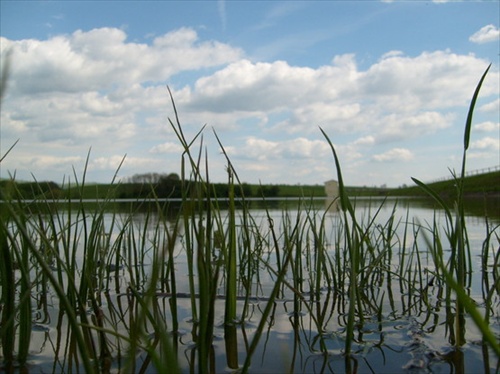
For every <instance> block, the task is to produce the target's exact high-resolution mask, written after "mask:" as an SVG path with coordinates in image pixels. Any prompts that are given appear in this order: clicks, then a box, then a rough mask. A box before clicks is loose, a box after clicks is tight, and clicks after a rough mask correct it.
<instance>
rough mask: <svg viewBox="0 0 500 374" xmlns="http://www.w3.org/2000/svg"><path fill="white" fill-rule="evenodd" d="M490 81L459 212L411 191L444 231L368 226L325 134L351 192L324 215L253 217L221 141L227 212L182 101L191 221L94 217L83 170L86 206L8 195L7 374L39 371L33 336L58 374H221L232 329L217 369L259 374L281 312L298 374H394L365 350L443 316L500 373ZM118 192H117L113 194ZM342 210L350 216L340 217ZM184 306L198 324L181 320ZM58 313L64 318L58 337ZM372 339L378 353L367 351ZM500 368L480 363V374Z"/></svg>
mask: <svg viewBox="0 0 500 374" xmlns="http://www.w3.org/2000/svg"><path fill="white" fill-rule="evenodd" d="M486 73H487V71H486V72H485V74H484V75H483V77H482V78H481V81H480V83H479V85H478V87H477V89H476V91H475V93H474V96H473V99H472V102H471V106H470V110H469V115H468V118H467V122H466V129H465V136H464V154H463V164H462V170H461V173H460V175H459V176H456V182H457V189H458V192H457V196H458V197H457V200H456V202H455V205H454V206H453V207H449V206H448V205H447V204H446V203H445V202H444V201H443V200H442V199H441V198H440V196H439V195H438V194H437V193H436V192H434V191H433V190H432V189H431V188H429V187H428V186H427V185H425V184H424V183H422V182H420V181H418V180H417V179H415V183H416V184H417V185H418V186H420V187H421V188H422V189H423V190H424V191H425V192H426V193H428V194H429V196H430V197H432V198H433V199H435V200H436V202H437V203H438V204H439V206H440V207H441V208H442V209H443V211H444V214H445V221H444V222H445V224H444V227H443V226H442V224H441V223H439V222H438V221H437V218H436V219H435V220H434V222H432V223H431V224H427V225H425V224H422V223H420V222H416V221H411V218H410V216H409V212H407V213H406V217H405V219H397V211H396V210H397V208H400V207H399V206H398V205H397V204H395V205H394V206H393V208H392V210H391V211H390V214H389V218H388V219H387V220H386V221H385V222H382V223H380V220H381V219H380V218H379V216H380V214H381V212H382V210H383V208H385V205H387V202H386V201H384V202H383V203H382V204H380V205H378V206H376V208H375V210H374V212H370V214H369V215H368V217H365V218H360V217H359V215H358V214H357V213H356V204H357V203H356V201H355V200H354V199H351V198H350V197H349V196H348V194H347V191H346V188H345V184H344V180H343V176H342V172H341V165H340V160H339V157H338V155H337V153H336V150H335V147H334V146H333V143H332V142H331V140H330V138H329V137H328V135H327V134H326V133H325V132H324V131H323V130H322V129H321V132H322V133H323V135H324V136H325V139H326V141H327V142H328V144H329V145H330V147H331V150H332V153H333V158H334V163H335V166H336V170H337V178H338V182H339V190H340V194H339V197H338V200H336V201H333V202H332V203H331V204H330V206H329V207H328V208H327V209H322V210H321V211H318V210H317V209H316V208H315V207H314V204H313V201H312V200H308V198H307V197H304V198H303V199H302V200H300V201H299V202H298V203H297V205H296V206H295V207H293V208H290V207H284V208H283V209H282V211H281V216H280V217H279V219H277V217H276V216H275V215H273V212H272V211H271V209H270V208H269V202H268V201H267V200H266V199H265V198H263V199H262V204H263V207H264V208H263V209H262V210H261V211H260V212H261V214H262V216H261V217H260V218H259V217H255V216H254V215H253V214H252V211H251V210H250V208H249V205H250V202H249V201H247V200H246V199H245V197H244V194H243V188H242V183H241V182H240V180H239V178H238V174H237V172H236V169H235V167H234V166H233V165H232V163H231V161H230V159H229V157H228V155H227V154H226V152H225V150H224V147H223V144H222V141H221V139H220V138H219V136H218V135H217V134H215V137H216V139H217V141H218V143H219V146H220V148H221V149H222V152H223V154H224V156H225V158H226V162H227V171H228V181H227V184H228V191H229V194H228V196H223V197H222V196H219V198H223V199H217V198H215V197H214V193H213V192H214V190H215V189H214V188H213V185H212V184H211V181H210V178H209V172H208V170H209V162H208V157H207V156H206V151H205V149H204V147H203V130H204V129H203V128H202V129H201V130H200V131H199V132H197V133H196V134H195V136H194V137H193V138H192V139H187V138H186V137H185V134H184V132H183V129H182V126H181V123H180V120H179V116H178V113H177V109H176V107H175V103H174V101H173V98H172V96H171V98H172V106H173V109H174V113H175V117H174V120H169V121H170V125H171V127H172V129H173V130H174V132H175V134H176V136H177V138H178V140H179V142H180V144H181V145H182V147H183V149H184V151H183V153H182V157H181V183H182V202H181V205H180V207H172V206H171V205H170V203H168V202H167V203H164V202H163V201H160V199H156V200H155V203H154V204H149V205H146V203H145V202H143V201H141V200H138V201H137V202H136V203H135V204H131V205H130V210H129V211H128V213H124V212H123V211H120V212H118V211H117V210H114V209H116V206H115V205H114V204H113V202H114V199H113V198H112V196H113V191H112V190H109V198H108V199H104V200H103V201H98V202H96V204H92V205H88V204H86V203H85V202H84V201H83V194H84V185H85V175H86V171H85V170H84V172H83V177H82V181H81V182H79V181H78V177H77V173H76V172H75V175H74V179H75V184H76V187H77V189H78V190H79V191H80V195H79V197H78V198H70V199H69V200H68V201H65V202H64V203H53V202H50V201H49V199H48V198H47V197H42V198H40V199H39V200H37V201H34V202H26V201H23V200H22V199H21V198H20V195H19V194H17V195H16V191H11V192H10V193H9V196H2V199H3V202H2V211H1V213H0V245H1V253H0V256H1V259H2V261H0V280H1V292H2V294H1V309H0V314H1V315H0V324H1V334H0V338H1V339H0V342H1V346H2V350H1V352H2V361H3V363H2V369H4V370H5V371H7V372H12V371H14V370H17V369H18V368H26V367H28V365H29V364H30V360H32V359H34V357H33V355H32V354H31V353H30V352H31V351H30V346H31V338H32V330H33V328H34V327H35V326H37V328H39V327H40V326H46V327H47V326H50V328H53V327H54V326H55V331H52V333H51V334H52V335H50V334H47V336H53V337H49V338H47V339H49V341H50V343H51V346H52V347H53V351H54V353H53V363H52V365H51V370H52V371H53V372H60V371H64V372H72V371H76V372H78V371H85V372H88V373H92V372H110V371H123V372H148V371H152V372H154V371H163V372H169V373H175V372H187V371H189V372H201V373H211V372H216V371H217V370H218V369H217V368H220V367H221V365H220V364H218V363H217V362H216V361H217V358H218V357H219V356H220V355H221V354H220V352H219V353H217V352H216V349H215V348H214V347H215V346H216V345H217V342H216V335H217V330H218V328H220V327H221V326H222V327H223V330H224V341H225V345H224V348H225V352H224V353H223V354H222V355H223V356H224V357H225V364H224V365H222V367H223V368H226V369H230V370H239V371H241V372H249V371H252V370H253V369H255V370H257V369H258V367H259V366H258V365H259V357H258V356H257V354H258V352H261V355H262V356H261V359H262V360H264V355H265V350H263V349H262V347H263V346H264V347H267V346H268V344H269V342H270V341H271V338H272V334H273V325H274V324H275V322H276V320H277V319H279V318H280V316H279V315H278V314H279V310H280V309H279V308H283V309H284V310H285V311H286V312H287V318H288V320H289V323H290V326H291V329H292V330H293V337H292V338H291V340H290V342H288V343H289V345H288V348H289V351H288V353H289V354H290V356H289V357H288V364H287V365H288V367H287V368H286V369H285V370H288V371H289V372H300V371H305V367H306V366H304V365H306V364H305V363H303V362H302V360H301V359H300V357H301V356H302V355H303V354H308V355H309V358H310V359H311V360H315V363H314V368H315V369H314V370H315V371H317V372H324V371H334V366H335V365H336V358H337V357H339V356H341V357H344V365H343V367H342V370H341V371H345V372H355V371H356V370H358V369H359V365H360V364H362V363H363V362H364V364H365V365H366V367H367V368H369V370H372V371H377V369H378V370H384V369H383V368H375V369H374V368H371V366H370V363H369V362H368V360H367V359H366V358H365V357H366V355H367V353H366V352H367V351H368V350H370V349H375V350H380V351H381V352H382V353H383V352H384V350H393V347H391V345H390V344H386V343H385V342H384V339H385V338H384V336H385V335H384V334H385V328H386V327H384V326H385V325H386V324H387V323H389V322H391V321H402V320H405V319H406V320H409V321H417V320H419V322H418V323H420V324H421V329H424V327H425V328H426V329H427V330H426V331H428V332H432V331H434V330H436V329H439V325H440V324H441V323H442V322H441V321H440V320H439V319H440V318H441V317H440V316H441V315H442V312H441V309H443V308H444V310H445V312H444V318H445V322H444V324H445V326H446V334H447V339H448V342H449V344H450V345H451V346H452V347H453V349H454V351H455V352H459V351H460V350H461V349H463V347H464V346H465V344H466V343H467V342H468V337H467V335H466V330H467V329H466V327H465V324H466V323H468V321H473V322H474V323H475V325H476V326H477V328H478V329H479V331H480V332H481V336H482V338H483V340H484V342H483V346H482V347H483V352H485V353H484V357H486V358H488V357H489V356H488V352H493V354H494V355H495V356H496V360H497V361H496V362H497V366H498V363H499V362H500V349H499V344H498V334H497V333H495V332H494V330H492V328H491V327H490V326H489V321H490V320H491V318H492V317H495V318H498V308H497V304H498V298H499V296H500V270H499V269H500V266H499V265H500V251H499V250H498V249H497V250H495V247H498V243H500V238H499V235H498V226H494V225H493V226H491V225H490V224H488V222H487V225H486V226H487V230H486V237H485V240H484V242H483V248H482V249H481V285H482V292H483V295H482V299H480V300H479V299H477V297H476V298H473V297H472V296H471V293H470V289H471V285H472V276H473V271H474V269H473V267H472V260H471V256H472V255H471V248H470V243H469V238H468V235H467V230H466V225H465V223H466V220H465V213H464V209H463V205H464V204H463V194H462V191H463V179H464V177H465V161H466V157H465V155H466V151H467V148H468V143H469V137H470V129H471V122H472V113H473V109H474V105H475V102H476V99H477V95H478V92H479V89H480V87H481V83H482V81H483V80H484V77H485V75H486ZM195 145H196V147H195ZM88 157H89V156H88ZM88 157H87V160H88ZM112 185H115V186H118V184H116V183H115V181H114V180H113V181H112ZM153 193H154V191H153ZM236 195H238V196H240V195H241V196H243V197H242V198H241V199H236V197H235V196H236ZM41 196H43V194H41ZM153 196H154V195H153ZM384 204H385V205H384ZM139 206H140V207H141V214H139V213H138V211H139V208H138V207H139ZM337 206H338V208H339V209H340V211H339V212H335V213H332V212H331V210H335V209H336V207H337ZM144 209H145V211H144ZM330 209H331V210H330ZM172 211H175V212H176V213H175V214H172ZM139 217H140V219H139ZM443 233H444V234H443ZM443 237H445V238H446V240H447V243H445V242H444V241H443V240H442V238H443ZM447 248H450V251H449V252H447ZM184 259H185V260H184ZM183 261H185V264H184V265H185V266H183ZM221 290H222V291H221ZM184 301H187V304H189V311H190V316H189V317H188V318H186V317H185V314H182V313H185V312H183V308H185V305H186V303H185V302H184ZM220 303H222V304H223V308H222V309H221V308H219V304H220ZM479 303H480V304H481V308H478V304H479ZM221 310H222V311H221ZM54 312H55V314H56V315H57V319H56V322H51V316H53V315H54ZM219 313H221V314H223V315H219ZM481 313H483V314H484V315H481ZM220 318H222V320H220ZM415 323H417V322H415ZM66 326H67V327H66ZM186 326H190V329H191V330H190V331H189V332H186V331H184V330H183V329H185V328H186ZM249 326H250V327H249ZM409 332H411V327H409ZM363 334H368V335H369V334H372V335H376V336H377V339H378V340H376V341H373V340H372V341H371V343H370V345H369V346H368V343H367V341H365V340H364V338H363ZM52 339H54V340H52ZM186 340H188V342H186ZM338 342H340V343H338ZM401 344H402V345H403V344H404V343H401ZM184 345H185V346H186V347H182V346H184ZM367 347H368V348H367ZM370 347H371V348H370ZM488 347H489V348H488ZM401 349H402V350H404V347H403V348H401ZM270 354H271V355H275V354H276V352H275V351H272V352H271V353H270ZM383 354H384V353H383ZM441 356H442V357H443V358H442V359H443V360H448V359H450V358H449V357H451V356H452V355H451V354H443V355H441ZM311 357H312V358H311ZM453 357H454V356H453ZM272 361H273V359H271V362H272ZM486 361H488V360H486ZM266 362H269V361H266ZM454 365H457V366H456V367H457V368H458V367H462V366H463V365H464V363H463V361H462V363H454ZM493 366H494V364H490V363H485V371H488V370H489V368H490V367H493ZM308 368H310V366H309V367H308Z"/></svg>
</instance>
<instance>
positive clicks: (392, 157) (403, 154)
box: [373, 148, 414, 162]
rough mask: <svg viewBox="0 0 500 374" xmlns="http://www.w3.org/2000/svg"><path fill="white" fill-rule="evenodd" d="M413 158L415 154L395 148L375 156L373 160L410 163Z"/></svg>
mask: <svg viewBox="0 0 500 374" xmlns="http://www.w3.org/2000/svg"><path fill="white" fill-rule="evenodd" d="M413 158H414V155H413V153H412V152H411V151H410V150H408V149H405V148H393V149H391V150H389V151H387V152H384V153H380V154H377V155H374V156H373V159H374V160H375V161H378V162H392V161H410V160H412V159H413Z"/></svg>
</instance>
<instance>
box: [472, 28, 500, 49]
mask: <svg viewBox="0 0 500 374" xmlns="http://www.w3.org/2000/svg"><path fill="white" fill-rule="evenodd" d="M469 40H470V41H471V42H473V43H478V44H483V43H490V42H494V41H497V40H500V29H499V28H498V27H497V26H495V25H487V26H484V27H482V28H481V29H480V30H479V31H476V32H475V33H474V34H472V35H471V37H470V38H469Z"/></svg>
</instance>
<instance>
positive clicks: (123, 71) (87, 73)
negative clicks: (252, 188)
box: [0, 0, 500, 187]
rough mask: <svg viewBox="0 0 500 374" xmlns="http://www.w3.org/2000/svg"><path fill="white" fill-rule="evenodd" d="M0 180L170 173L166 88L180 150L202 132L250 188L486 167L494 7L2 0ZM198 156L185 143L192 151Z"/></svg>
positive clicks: (374, 180) (498, 11)
mask: <svg viewBox="0 0 500 374" xmlns="http://www.w3.org/2000/svg"><path fill="white" fill-rule="evenodd" d="M0 7H1V9H0V11H1V19H0V21H1V22H0V37H1V43H0V49H1V57H2V66H4V63H5V58H6V56H7V53H8V51H11V55H10V57H11V69H10V72H9V81H8V89H7V92H6V95H5V98H4V100H3V103H2V112H1V129H0V130H1V139H0V141H1V152H2V155H3V154H4V153H5V152H6V150H7V149H8V148H9V147H10V146H11V145H12V144H13V143H14V142H15V141H16V140H17V139H19V142H18V144H17V145H16V147H14V149H13V150H12V152H11V153H10V154H9V155H8V156H7V157H6V158H5V159H4V160H3V161H2V165H1V170H0V177H2V178H7V177H9V175H14V174H15V176H16V178H17V179H21V180H30V179H32V178H33V176H34V177H35V178H36V179H37V180H53V181H56V182H62V181H63V179H64V180H67V178H68V177H70V178H71V179H73V168H74V169H75V170H76V172H77V174H79V177H81V173H82V172H83V168H84V164H85V159H86V157H87V153H88V152H89V149H91V151H90V160H89V166H88V171H87V180H88V181H93V182H109V181H111V179H112V178H113V175H114V173H115V171H116V168H117V167H118V165H119V164H120V161H121V159H122V158H123V157H124V156H125V155H126V157H125V161H124V163H123V166H122V168H121V169H120V171H119V173H118V176H119V177H120V178H126V177H129V176H132V175H134V174H137V173H145V172H159V173H171V172H176V173H178V172H179V171H180V158H181V153H182V150H181V148H180V144H179V141H178V140H177V139H176V137H175V134H174V132H173V131H172V129H171V128H170V125H169V124H168V118H172V119H173V118H174V112H173V110H172V106H171V103H170V101H169V97H168V92H167V89H166V86H167V85H168V86H169V87H170V89H171V90H172V93H173V96H174V99H175V102H176V105H177V107H178V110H179V115H180V120H181V123H182V125H183V129H184V131H185V133H186V135H187V136H188V137H189V136H191V137H192V136H194V135H195V134H196V133H197V132H198V131H199V130H200V129H201V127H202V126H203V125H206V128H205V130H204V133H203V135H204V136H203V147H204V148H205V147H206V149H207V154H208V157H209V168H210V170H209V174H210V177H211V179H212V180H214V181H225V180H226V175H225V160H224V158H223V157H222V156H221V152H220V149H219V146H218V144H217V141H216V139H215V137H214V135H213V130H215V131H216V133H217V134H218V136H219V138H220V139H221V141H222V143H223V146H224V148H225V150H226V151H227V153H228V154H229V156H230V158H231V161H232V163H233V165H234V167H235V169H236V171H237V173H238V175H239V177H240V180H242V181H245V182H250V183H258V182H259V181H261V182H262V183H289V184H298V183H300V184H317V183H318V184H322V183H323V182H324V181H326V180H329V179H334V178H336V170H335V167H334V163H333V159H332V155H331V151H330V150H329V148H328V146H327V143H326V141H325V139H324V137H323V136H322V134H321V132H320V130H319V127H321V128H323V129H324V130H325V132H326V133H327V134H328V135H329V136H330V138H331V140H332V142H333V143H334V144H335V146H336V149H337V152H338V154H339V157H340V161H341V164H342V167H343V173H344V178H345V181H346V183H347V184H349V185H359V186H363V185H367V186H373V185H382V184H386V185H388V186H394V187H396V186H400V185H403V184H411V179H410V178H411V177H412V176H413V177H417V178H419V179H422V180H424V181H430V180H433V179H436V178H440V177H444V176H446V175H448V174H449V171H448V169H452V170H453V169H456V170H458V169H459V168H460V163H461V155H462V149H461V147H462V142H463V141H462V139H463V127H464V123H465V118H466V115H467V109H468V104H469V101H470V98H471V96H472V93H473V91H474V88H475V85H476V83H477V82H478V80H479V79H480V77H481V75H482V73H483V72H484V70H485V69H486V67H487V66H488V64H490V63H492V68H491V70H490V72H489V74H488V76H487V78H486V80H485V83H484V86H483V90H482V92H481V95H480V98H479V101H478V105H477V111H476V114H475V117H474V119H475V121H474V127H473V133H472V139H471V147H470V152H469V160H468V169H469V170H475V169H481V168H486V167H491V166H496V165H498V164H500V149H499V143H500V125H499V122H500V119H499V118H500V108H499V107H500V101H499V92H500V87H499V81H500V78H499V58H500V48H499V44H500V39H499V35H500V32H499V19H500V3H499V2H497V1H482V2H475V1H474V2H473V1H467V2H446V1H439V2H433V1H397V0H396V1H375V0H373V1H318V2H315V1H306V2H291V1H182V2H181V1H179V2H176V1H141V2H139V1H137V2H135V1H93V2H90V1H5V0H2V1H1V2H0ZM199 146H200V144H199V143H195V144H194V145H193V147H195V148H193V149H194V150H197V149H198V148H197V147H199Z"/></svg>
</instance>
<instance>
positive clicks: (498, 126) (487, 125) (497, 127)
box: [473, 121, 500, 132]
mask: <svg viewBox="0 0 500 374" xmlns="http://www.w3.org/2000/svg"><path fill="white" fill-rule="evenodd" d="M473 131H480V132H491V131H500V122H496V123H495V122H493V121H486V122H481V123H478V124H476V125H474V130H473Z"/></svg>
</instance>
